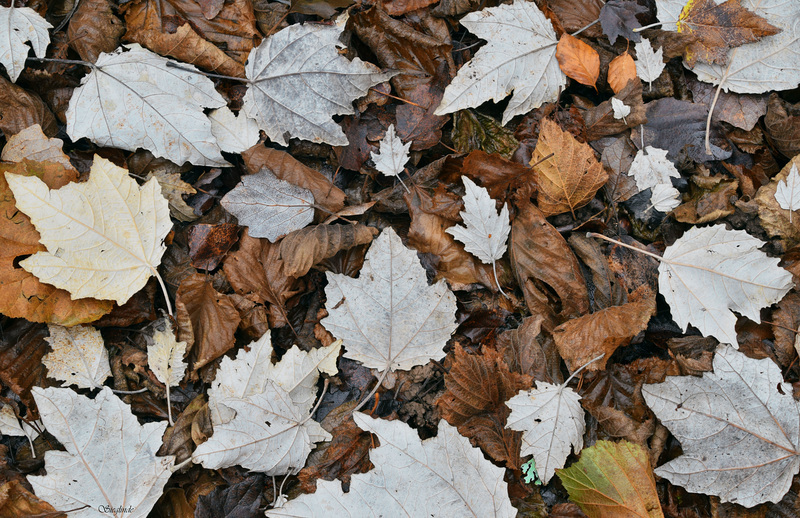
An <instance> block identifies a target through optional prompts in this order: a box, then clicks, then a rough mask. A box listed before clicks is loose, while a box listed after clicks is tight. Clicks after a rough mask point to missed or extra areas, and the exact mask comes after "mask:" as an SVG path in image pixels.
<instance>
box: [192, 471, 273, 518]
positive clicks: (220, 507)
mask: <svg viewBox="0 0 800 518" xmlns="http://www.w3.org/2000/svg"><path fill="white" fill-rule="evenodd" d="M265 483H266V481H265V479H264V476H263V475H259V474H255V475H250V476H248V477H246V478H245V479H244V480H242V481H241V482H238V483H236V484H232V485H231V486H230V487H226V488H222V487H218V488H216V489H214V490H213V491H212V492H210V493H208V494H205V495H201V496H200V498H198V499H197V507H196V509H195V511H194V513H193V515H192V516H196V517H197V518H217V517H220V516H224V517H229V518H233V517H237V518H251V517H256V516H260V515H263V514H264V512H263V511H262V510H261V509H263V504H262V492H263V491H264V485H265Z"/></svg>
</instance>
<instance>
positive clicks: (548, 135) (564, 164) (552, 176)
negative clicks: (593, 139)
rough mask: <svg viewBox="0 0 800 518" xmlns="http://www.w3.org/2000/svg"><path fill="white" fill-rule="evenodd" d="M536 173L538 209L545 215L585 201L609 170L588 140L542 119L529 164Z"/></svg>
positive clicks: (570, 207) (606, 176)
mask: <svg viewBox="0 0 800 518" xmlns="http://www.w3.org/2000/svg"><path fill="white" fill-rule="evenodd" d="M551 153H553V156H551V157H550V158H548V159H547V160H544V161H543V162H541V163H539V165H537V166H535V167H534V169H535V170H536V171H537V173H539V195H538V198H537V200H538V202H539V203H538V205H539V209H540V210H541V211H542V212H543V213H544V214H545V215H546V216H553V215H555V214H561V213H563V212H567V211H569V212H571V213H572V216H573V217H574V216H575V210H576V209H578V208H580V207H582V206H584V205H586V204H587V203H589V201H590V200H591V199H592V198H593V197H594V195H595V193H597V190H598V189H600V187H602V186H603V184H604V183H606V180H608V174H606V172H605V170H604V169H603V166H602V165H601V164H600V162H598V161H597V158H595V155H594V151H593V150H592V148H591V147H589V145H588V144H584V143H581V142H578V141H577V140H575V137H573V136H572V135H571V134H569V133H568V132H566V131H564V130H562V129H561V128H560V127H559V126H558V124H556V123H555V122H553V121H551V120H549V119H544V120H543V121H542V124H541V130H540V133H539V141H538V142H537V143H536V149H535V150H534V151H533V156H532V157H531V164H536V163H537V162H540V161H542V160H543V159H544V158H545V157H546V156H548V155H550V154H551Z"/></svg>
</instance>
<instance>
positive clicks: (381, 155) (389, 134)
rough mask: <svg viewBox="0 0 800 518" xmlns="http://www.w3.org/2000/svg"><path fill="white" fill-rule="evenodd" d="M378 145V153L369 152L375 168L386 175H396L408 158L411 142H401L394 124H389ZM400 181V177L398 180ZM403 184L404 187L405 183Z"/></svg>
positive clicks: (401, 170)
mask: <svg viewBox="0 0 800 518" xmlns="http://www.w3.org/2000/svg"><path fill="white" fill-rule="evenodd" d="M380 146H381V147H380V151H379V152H378V153H375V152H370V155H371V157H372V161H373V162H375V169H377V170H378V171H380V172H381V173H383V174H385V175H386V176H398V175H399V174H400V173H402V172H403V169H405V166H406V162H408V160H409V158H410V157H409V156H408V150H409V149H411V142H408V143H406V144H403V141H402V140H400V137H398V136H397V134H396V133H395V131H394V124H390V125H389V127H388V128H387V129H386V135H384V136H383V138H382V139H381V144H380ZM402 181H403V180H402V178H401V179H400V182H402ZM403 186H404V187H405V184H403ZM406 190H408V188H406Z"/></svg>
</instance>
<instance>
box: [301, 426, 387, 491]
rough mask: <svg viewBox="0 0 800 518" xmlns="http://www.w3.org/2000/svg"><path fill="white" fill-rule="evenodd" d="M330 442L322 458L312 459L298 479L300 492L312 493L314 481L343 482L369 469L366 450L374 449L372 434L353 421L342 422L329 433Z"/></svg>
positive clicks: (370, 465)
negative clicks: (330, 436) (336, 480)
mask: <svg viewBox="0 0 800 518" xmlns="http://www.w3.org/2000/svg"><path fill="white" fill-rule="evenodd" d="M331 435H333V440H332V441H331V442H330V443H328V444H327V445H326V446H324V448H325V450H324V451H323V452H322V455H317V456H312V457H310V458H309V460H308V465H307V466H306V467H304V468H303V469H302V470H300V473H298V474H297V478H298V480H299V481H300V487H301V488H302V490H303V491H306V492H309V493H310V492H313V491H315V490H316V488H317V480H319V479H323V480H334V479H337V478H338V479H340V480H341V481H342V482H344V483H348V482H349V481H350V476H351V475H354V474H356V473H364V472H367V471H369V470H370V469H372V467H373V465H372V463H371V462H370V461H369V450H370V448H371V447H374V446H375V443H374V441H373V439H372V434H370V433H369V432H365V431H364V430H362V429H361V428H359V427H358V425H356V423H355V421H353V419H347V420H345V421H343V422H342V423H341V424H340V425H339V426H337V427H336V428H334V429H333V430H332V434H331Z"/></svg>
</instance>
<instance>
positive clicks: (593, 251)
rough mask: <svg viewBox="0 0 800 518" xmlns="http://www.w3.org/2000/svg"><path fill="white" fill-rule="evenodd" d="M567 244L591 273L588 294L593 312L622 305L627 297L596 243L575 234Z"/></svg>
mask: <svg viewBox="0 0 800 518" xmlns="http://www.w3.org/2000/svg"><path fill="white" fill-rule="evenodd" d="M569 244H570V246H571V247H572V249H573V250H574V251H575V255H577V256H578V258H579V259H580V260H581V261H582V262H583V264H585V265H586V267H587V268H588V269H589V271H590V272H591V275H592V284H593V285H594V286H593V288H594V289H592V290H590V292H591V302H592V306H593V309H594V311H598V310H601V309H606V308H610V307H612V306H620V305H622V304H623V303H624V302H625V300H627V296H626V294H625V293H624V292H623V290H622V286H620V285H619V283H618V282H617V278H616V276H614V274H613V272H612V271H611V269H610V268H609V267H608V259H607V258H606V256H605V255H603V253H602V251H601V250H600V245H599V244H598V243H597V241H596V240H594V239H591V238H589V237H586V236H584V235H581V234H578V233H575V234H572V235H571V236H569Z"/></svg>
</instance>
